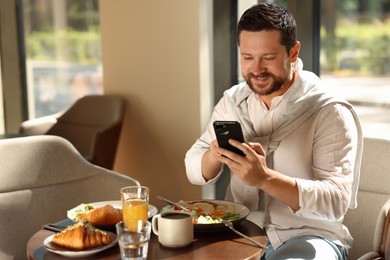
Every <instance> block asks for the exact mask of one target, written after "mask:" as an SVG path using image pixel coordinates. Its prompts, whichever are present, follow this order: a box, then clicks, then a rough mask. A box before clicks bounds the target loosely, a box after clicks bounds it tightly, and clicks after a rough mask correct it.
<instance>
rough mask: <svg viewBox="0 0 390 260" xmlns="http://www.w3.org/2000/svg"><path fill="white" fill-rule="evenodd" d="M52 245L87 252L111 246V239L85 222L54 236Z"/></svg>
mask: <svg viewBox="0 0 390 260" xmlns="http://www.w3.org/2000/svg"><path fill="white" fill-rule="evenodd" d="M52 243H54V244H56V245H58V246H62V247H65V248H69V249H73V250H86V249H91V248H95V247H99V246H104V245H108V244H110V243H111V237H110V235H109V234H108V233H107V232H105V231H102V230H100V229H97V228H95V227H93V226H92V225H91V224H90V223H89V222H88V221H87V220H83V221H80V222H78V223H76V224H74V225H72V226H69V227H67V228H66V229H65V230H63V231H62V232H60V233H57V234H56V235H54V237H53V240H52Z"/></svg>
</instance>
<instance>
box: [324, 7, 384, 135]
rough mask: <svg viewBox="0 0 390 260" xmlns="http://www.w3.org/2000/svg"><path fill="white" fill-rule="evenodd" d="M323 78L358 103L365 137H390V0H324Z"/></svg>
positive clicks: (355, 103) (356, 105)
mask: <svg viewBox="0 0 390 260" xmlns="http://www.w3.org/2000/svg"><path fill="white" fill-rule="evenodd" d="M321 11H322V12H321V14H322V21H321V46H322V47H321V78H322V80H323V81H324V83H325V84H326V85H327V86H328V87H329V88H332V89H333V90H334V91H337V92H338V93H340V94H342V95H343V96H345V97H346V98H347V99H348V100H349V101H350V102H351V103H353V104H354V105H355V107H356V110H357V113H358V114H359V117H360V118H361V120H362V123H363V131H364V134H365V135H366V136H382V137H386V138H389V137H390V117H389V116H388V115H389V112H390V44H389V43H390V1H389V0H377V1H362V0H340V1H334V0H332V1H321Z"/></svg>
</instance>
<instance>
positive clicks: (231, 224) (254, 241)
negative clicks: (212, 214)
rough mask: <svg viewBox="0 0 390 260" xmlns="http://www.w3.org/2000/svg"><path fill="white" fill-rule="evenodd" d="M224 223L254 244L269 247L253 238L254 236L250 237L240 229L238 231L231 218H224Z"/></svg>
mask: <svg viewBox="0 0 390 260" xmlns="http://www.w3.org/2000/svg"><path fill="white" fill-rule="evenodd" d="M222 223H223V224H224V225H225V226H227V227H228V228H230V229H231V230H232V231H233V232H235V233H236V234H238V235H240V236H242V237H243V238H246V239H248V240H249V241H251V242H252V243H253V244H255V245H257V246H259V247H261V248H264V249H267V247H266V246H265V245H263V244H261V243H259V242H257V241H256V240H253V239H252V238H250V237H248V236H247V235H245V234H243V233H241V232H240V231H238V230H237V229H235V228H234V226H233V223H232V222H231V221H229V220H223V221H222Z"/></svg>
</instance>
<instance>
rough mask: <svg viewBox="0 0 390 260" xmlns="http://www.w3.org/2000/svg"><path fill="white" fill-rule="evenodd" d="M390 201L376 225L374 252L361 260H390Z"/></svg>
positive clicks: (365, 255) (381, 212)
mask: <svg viewBox="0 0 390 260" xmlns="http://www.w3.org/2000/svg"><path fill="white" fill-rule="evenodd" d="M389 211H390V199H389V200H388V201H387V202H386V204H385V205H384V206H383V207H382V209H381V211H380V213H379V216H378V220H377V223H376V229H375V235H374V248H373V251H371V252H368V253H366V254H364V255H363V256H361V257H359V260H382V259H383V260H385V259H390V229H389V225H390V214H389V213H390V212H389Z"/></svg>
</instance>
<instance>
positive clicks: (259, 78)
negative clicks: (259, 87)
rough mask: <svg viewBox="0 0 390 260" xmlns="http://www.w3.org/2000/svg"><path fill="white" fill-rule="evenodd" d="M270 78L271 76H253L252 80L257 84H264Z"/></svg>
mask: <svg viewBox="0 0 390 260" xmlns="http://www.w3.org/2000/svg"><path fill="white" fill-rule="evenodd" d="M269 78H270V76H269V75H260V76H253V77H252V79H253V80H254V81H255V83H257V84H264V83H265V82H266V81H267V80H268V79H269Z"/></svg>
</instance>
